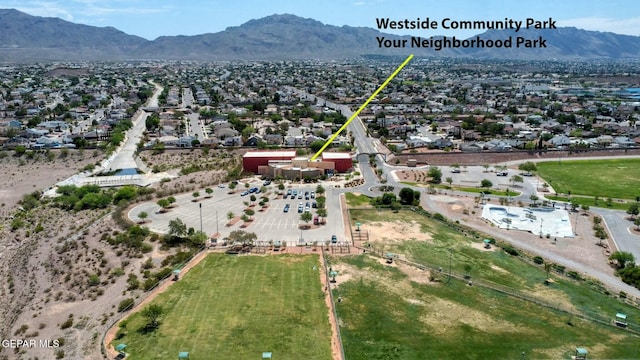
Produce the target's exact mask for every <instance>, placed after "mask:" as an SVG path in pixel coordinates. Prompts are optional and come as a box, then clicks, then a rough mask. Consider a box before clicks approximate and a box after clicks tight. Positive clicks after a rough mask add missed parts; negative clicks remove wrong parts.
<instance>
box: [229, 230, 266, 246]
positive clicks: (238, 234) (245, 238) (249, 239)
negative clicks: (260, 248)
mask: <svg viewBox="0 0 640 360" xmlns="http://www.w3.org/2000/svg"><path fill="white" fill-rule="evenodd" d="M227 238H228V239H229V241H230V242H232V243H235V242H238V243H242V244H243V245H247V244H252V243H253V242H254V241H255V240H256V239H258V235H256V233H252V232H251V233H250V232H246V231H244V230H234V231H232V232H231V233H230V234H229V236H228V237H227Z"/></svg>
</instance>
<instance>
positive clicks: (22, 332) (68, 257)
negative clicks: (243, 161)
mask: <svg viewBox="0 0 640 360" xmlns="http://www.w3.org/2000/svg"><path fill="white" fill-rule="evenodd" d="M51 153H52V154H53V155H47V154H46V153H41V154H36V153H34V154H33V156H32V157H31V155H29V157H27V156H25V155H23V156H22V157H14V156H13V154H12V152H5V154H6V156H4V157H2V158H0V165H1V166H0V184H2V185H1V186H0V276H1V277H2V278H4V279H6V281H4V282H3V283H2V284H0V338H2V339H26V340H35V341H36V343H37V344H38V345H37V346H36V347H29V348H22V349H0V358H1V359H5V358H6V359H18V358H19V359H36V358H37V359H54V358H56V356H61V355H63V354H64V358H65V359H102V358H103V357H102V355H101V352H100V340H101V337H102V335H103V334H104V333H105V331H106V330H107V328H108V327H109V325H110V324H111V323H112V322H113V321H115V320H116V319H117V318H119V313H118V310H117V308H118V305H119V303H120V302H121V301H122V300H124V299H126V298H133V299H134V301H135V303H138V302H140V301H142V300H143V299H144V298H145V297H146V295H147V294H146V293H144V292H143V291H142V290H127V287H128V286H129V285H128V283H127V279H128V277H129V276H132V275H135V276H137V278H138V279H139V280H140V281H141V282H142V281H144V278H143V276H142V263H143V262H145V261H146V260H147V259H151V260H152V263H154V264H155V265H154V267H153V268H152V269H150V270H151V271H157V270H158V268H159V264H160V262H161V261H162V259H164V258H165V257H166V256H167V255H169V254H170V252H166V251H160V249H159V244H158V243H157V242H156V243H152V245H153V249H152V251H151V252H149V253H147V254H144V255H142V256H140V257H129V256H127V252H126V251H122V250H119V249H118V248H114V247H113V246H111V245H109V244H108V243H106V242H105V241H102V240H101V238H102V237H103V236H105V235H113V234H114V233H115V232H117V231H122V230H121V229H120V227H119V226H118V225H117V223H116V222H115V221H114V220H113V217H112V214H111V210H84V211H79V212H67V211H63V210H61V209H58V208H54V207H50V206H38V207H36V208H35V209H34V210H31V211H29V212H28V213H27V215H26V217H25V221H24V224H22V225H21V226H20V227H19V228H18V229H15V230H14V231H12V230H11V221H12V220H11V218H10V217H12V216H14V215H15V214H16V212H17V211H19V210H18V206H17V203H18V201H19V200H20V199H21V198H22V196H23V195H24V194H27V193H31V192H34V191H40V190H44V189H47V188H49V187H50V186H53V185H54V184H55V183H56V182H58V181H60V180H63V179H65V178H67V177H69V176H71V175H73V174H75V173H77V172H79V170H80V169H82V168H84V167H85V166H86V165H88V164H95V163H96V162H99V161H100V160H102V156H101V154H100V153H99V152H98V153H94V152H93V150H86V151H74V150H70V151H69V152H66V154H64V155H61V153H56V152H51ZM190 156H192V157H193V158H194V159H196V158H197V157H198V156H199V154H192V155H190ZM211 158H212V159H213V160H212V161H209V162H210V163H214V162H215V161H216V160H215V157H214V156H213V155H211ZM154 163H155V164H159V165H161V166H166V167H167V168H171V169H175V168H174V166H173V164H183V165H185V164H189V162H188V159H187V158H186V157H184V156H178V155H171V154H168V155H167V156H165V157H162V158H156V159H154ZM163 164H165V165H163ZM218 164H219V166H220V167H219V168H217V169H215V170H212V171H197V172H193V173H190V174H188V175H185V176H181V177H179V178H176V179H173V180H171V181H169V182H164V183H158V184H155V185H154V187H155V188H156V189H157V191H159V192H160V193H161V194H173V193H177V192H188V191H192V189H194V188H198V189H201V188H202V187H204V186H210V185H214V184H218V183H219V182H220V181H221V179H223V178H224V177H225V176H226V173H227V169H226V168H225V164H228V163H223V162H222V161H220V162H219V163H218ZM163 196H166V195H163ZM112 209H113V208H112ZM53 340H61V341H63V342H64V345H62V346H59V347H49V348H47V347H41V346H40V345H39V343H40V341H50V342H53Z"/></svg>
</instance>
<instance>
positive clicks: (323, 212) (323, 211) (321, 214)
mask: <svg viewBox="0 0 640 360" xmlns="http://www.w3.org/2000/svg"><path fill="white" fill-rule="evenodd" d="M316 213H317V214H318V216H319V217H321V218H323V219H325V218H326V217H327V209H325V208H320V209H318V210H317V211H316ZM639 219H640V218H639Z"/></svg>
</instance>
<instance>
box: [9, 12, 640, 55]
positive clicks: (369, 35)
mask: <svg viewBox="0 0 640 360" xmlns="http://www.w3.org/2000/svg"><path fill="white" fill-rule="evenodd" d="M477 36H479V37H481V38H482V39H485V40H488V39H494V40H495V39H506V38H509V37H512V38H513V39H514V40H513V41H514V44H513V46H512V47H511V48H506V49H505V48H502V49H497V48H486V47H485V48H462V47H459V48H444V49H442V50H439V51H436V50H434V49H433V48H425V47H411V44H412V41H411V36H397V35H391V34H384V33H381V32H379V31H378V30H375V29H372V28H366V27H351V26H333V25H325V24H323V23H321V22H319V21H316V20H313V19H305V18H301V17H298V16H295V15H289V14H284V15H271V16H267V17H264V18H261V19H257V20H250V21H248V22H246V23H244V24H242V25H240V26H234V27H229V28H227V29H225V30H224V31H221V32H217V33H207V34H202V35H193V36H161V37H159V38H157V39H155V40H152V41H151V40H147V39H144V38H142V37H139V36H135V35H129V34H126V33H124V32H122V31H120V30H117V29H115V28H113V27H95V26H88V25H81V24H75V23H72V22H68V21H65V20H62V19H59V18H49V17H38V16H31V15H28V14H25V13H23V12H20V11H18V10H13V9H0V61H3V62H19V63H20V62H42V61H84V60H101V61H107V60H136V59H138V60H139V59H145V60H146V59H160V60H198V61H214V60H294V59H345V58H356V57H360V56H363V55H408V54H409V53H413V54H415V55H416V56H446V57H482V58H501V59H626V58H640V37H638V36H628V35H619V34H614V33H606V32H597V31H587V30H581V29H576V28H568V27H565V28H562V27H561V28H558V29H554V30H520V31H519V32H518V33H515V32H514V31H512V30H489V31H486V32H484V33H482V34H479V35H477ZM518 36H520V37H523V38H526V39H532V40H533V39H544V40H545V44H546V47H544V48H532V49H526V48H516V47H515V39H516V37H518ZM377 37H384V38H385V39H389V40H399V41H403V40H406V42H405V44H406V46H405V47H404V48H380V47H379V46H378V41H377V40H376V38H377ZM429 37H430V35H427V36H425V37H423V39H424V38H427V39H428V38H429ZM434 38H435V39H441V38H442V37H437V36H434ZM474 38H476V36H473V37H471V38H470V39H474ZM461 40H462V39H461Z"/></svg>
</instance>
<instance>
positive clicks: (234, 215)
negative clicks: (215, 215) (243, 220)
mask: <svg viewBox="0 0 640 360" xmlns="http://www.w3.org/2000/svg"><path fill="white" fill-rule="evenodd" d="M234 217H236V214H234V213H233V211H229V212H228V213H227V219H229V220H233V218H234Z"/></svg>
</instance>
